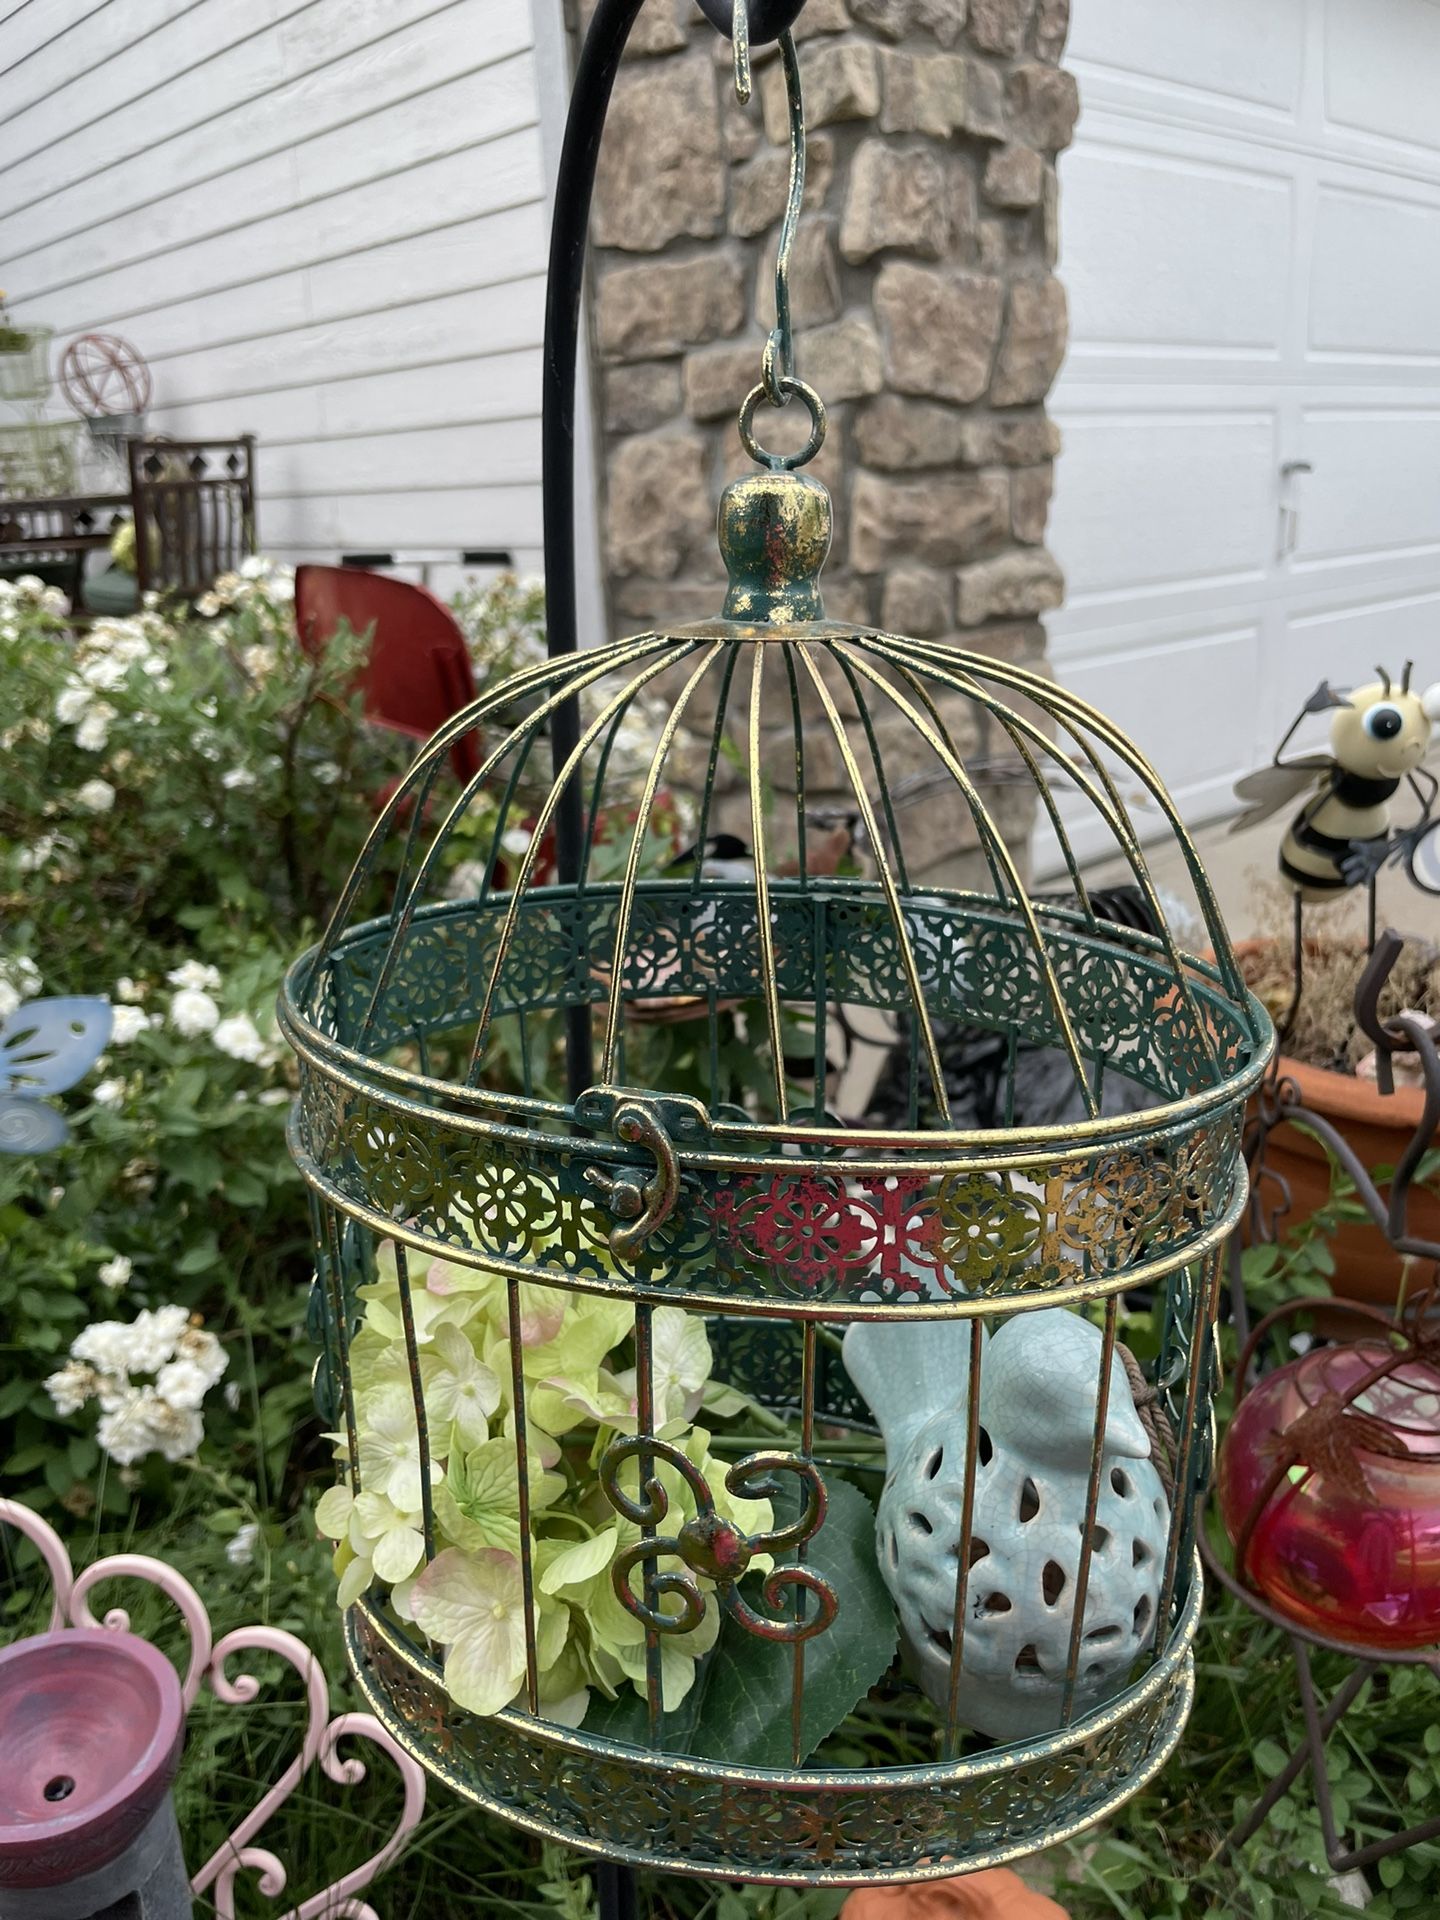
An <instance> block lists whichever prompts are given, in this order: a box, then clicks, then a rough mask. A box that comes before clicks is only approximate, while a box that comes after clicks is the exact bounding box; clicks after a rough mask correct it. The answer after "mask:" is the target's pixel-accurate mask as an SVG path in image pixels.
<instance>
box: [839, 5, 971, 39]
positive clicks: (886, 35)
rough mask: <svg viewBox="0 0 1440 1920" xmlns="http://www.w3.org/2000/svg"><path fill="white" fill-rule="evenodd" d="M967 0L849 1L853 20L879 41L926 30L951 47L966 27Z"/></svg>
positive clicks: (900, 37)
mask: <svg viewBox="0 0 1440 1920" xmlns="http://www.w3.org/2000/svg"><path fill="white" fill-rule="evenodd" d="M965 9H966V0H850V10H851V12H852V13H853V14H854V16H855V18H856V21H857V22H858V23H859V24H860V25H861V26H864V27H869V29H870V31H871V32H872V33H877V34H879V35H880V37H881V39H882V40H897V41H898V40H904V39H905V38H906V37H907V36H908V35H909V34H912V33H925V34H928V35H929V36H930V38H931V39H932V40H936V41H938V42H939V44H940V45H941V46H942V47H953V46H954V45H955V42H956V41H957V40H958V39H959V38H960V35H961V33H962V32H963V31H964V28H965Z"/></svg>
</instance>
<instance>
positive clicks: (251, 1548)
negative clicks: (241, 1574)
mask: <svg viewBox="0 0 1440 1920" xmlns="http://www.w3.org/2000/svg"><path fill="white" fill-rule="evenodd" d="M259 1539H260V1524H259V1522H258V1521H256V1520H247V1521H246V1522H245V1524H244V1526H243V1527H237V1528H236V1530H235V1532H234V1533H233V1534H232V1535H231V1536H230V1538H229V1539H228V1540H227V1541H226V1542H225V1558H226V1559H227V1560H228V1561H229V1562H230V1564H231V1566H232V1567H248V1566H249V1565H250V1563H251V1562H252V1561H253V1560H254V1558H255V1548H256V1546H257V1544H258V1543H259Z"/></svg>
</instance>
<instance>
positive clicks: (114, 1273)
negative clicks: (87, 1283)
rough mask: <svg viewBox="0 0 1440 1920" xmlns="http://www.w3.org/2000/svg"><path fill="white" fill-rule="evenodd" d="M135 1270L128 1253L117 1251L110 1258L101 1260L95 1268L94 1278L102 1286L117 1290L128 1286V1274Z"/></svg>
mask: <svg viewBox="0 0 1440 1920" xmlns="http://www.w3.org/2000/svg"><path fill="white" fill-rule="evenodd" d="M134 1271H135V1263H134V1261H133V1260H131V1258H130V1257H129V1255H128V1254H124V1253H117V1254H116V1255H115V1256H114V1257H113V1258H112V1259H110V1260H106V1261H103V1262H102V1263H101V1265H100V1266H99V1267H98V1268H97V1269H96V1273H95V1278H96V1279H97V1280H98V1281H99V1282H100V1284H101V1286H102V1287H110V1288H112V1289H115V1290H118V1289H119V1288H120V1287H128V1286H129V1284H130V1276H131V1274H132V1273H134Z"/></svg>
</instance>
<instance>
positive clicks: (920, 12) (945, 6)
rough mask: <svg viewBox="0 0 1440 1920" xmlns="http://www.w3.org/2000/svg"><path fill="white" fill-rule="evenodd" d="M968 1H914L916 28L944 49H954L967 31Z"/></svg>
mask: <svg viewBox="0 0 1440 1920" xmlns="http://www.w3.org/2000/svg"><path fill="white" fill-rule="evenodd" d="M967 12H968V6H967V0H914V26H915V30H916V32H917V33H928V34H929V35H930V37H931V39H932V40H938V41H939V43H940V45H941V46H942V47H953V46H954V45H955V43H956V41H957V40H958V39H959V38H960V35H961V34H962V33H963V32H964V30H965V20H966V16H967Z"/></svg>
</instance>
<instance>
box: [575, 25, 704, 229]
mask: <svg viewBox="0 0 1440 1920" xmlns="http://www.w3.org/2000/svg"><path fill="white" fill-rule="evenodd" d="M724 218H725V175H724V169H723V164H722V158H721V151H720V111H719V103H718V100H717V96H716V90H715V72H714V69H713V68H712V67H711V65H710V62H709V61H708V60H705V59H703V58H701V57H700V56H698V55H697V56H696V57H695V58H693V59H690V60H682V61H667V62H666V64H665V65H664V66H663V67H643V66H642V67H631V68H622V70H621V72H620V75H619V78H618V79H617V80H616V83H615V93H614V97H613V99H612V102H611V106H610V113H609V118H608V120H607V122H606V127H605V139H604V141H603V143H602V144H601V148H600V166H599V171H598V174H597V176H596V181H595V215H594V220H593V223H592V224H593V229H594V236H595V244H596V245H597V246H602V247H619V248H621V249H623V250H624V251H625V252H627V253H658V252H659V250H660V249H661V248H662V247H665V246H668V245H669V244H670V242H671V241H672V240H677V239H680V238H682V237H686V236H688V237H691V238H694V239H704V238H708V236H709V235H711V234H715V233H718V232H719V231H720V228H721V225H722V223H723V221H724Z"/></svg>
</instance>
